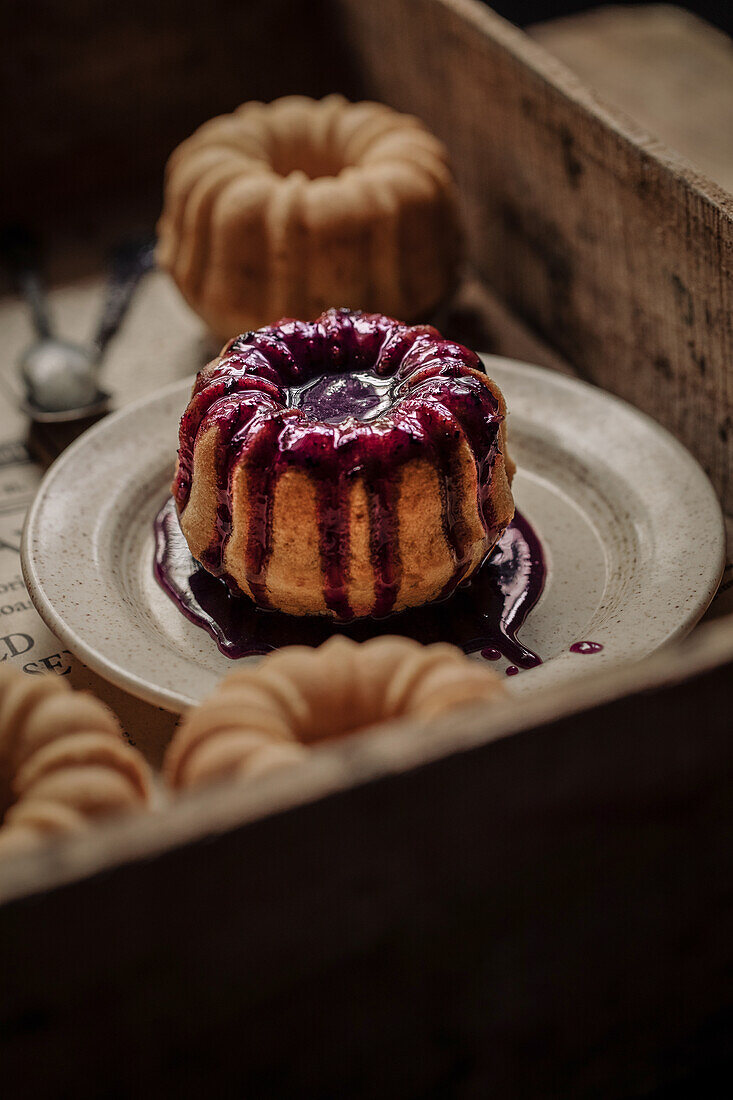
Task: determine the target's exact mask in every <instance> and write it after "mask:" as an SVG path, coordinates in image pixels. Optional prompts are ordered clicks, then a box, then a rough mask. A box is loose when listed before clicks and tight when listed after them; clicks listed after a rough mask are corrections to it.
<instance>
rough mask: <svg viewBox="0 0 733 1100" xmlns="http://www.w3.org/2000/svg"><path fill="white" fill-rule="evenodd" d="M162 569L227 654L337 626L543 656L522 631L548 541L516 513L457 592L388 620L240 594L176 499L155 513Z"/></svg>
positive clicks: (519, 660) (263, 648) (361, 637)
mask: <svg viewBox="0 0 733 1100" xmlns="http://www.w3.org/2000/svg"><path fill="white" fill-rule="evenodd" d="M155 538H156V551H155V576H156V578H157V580H158V583H159V584H160V585H161V587H162V588H163V589H164V590H165V592H166V593H167V595H168V596H169V597H170V598H171V599H172V600H173V601H174V602H175V603H176V604H177V606H178V607H179V608H180V610H181V611H182V612H183V614H184V615H185V616H186V617H187V618H188V619H190V620H191V621H192V622H194V623H196V624H197V625H198V626H201V627H203V628H204V629H205V630H207V631H208V632H209V634H210V635H211V636H212V637H213V638H214V639H215V641H216V643H217V645H218V647H219V649H220V650H221V652H222V653H224V654H225V655H226V656H227V657H232V658H238V657H246V656H249V655H251V654H256V653H268V652H270V650H273V649H279V648H280V647H281V646H284V645H320V644H321V643H322V642H324V641H326V639H327V638H329V637H331V635H332V634H346V635H347V636H348V637H351V638H354V639H355V640H356V641H366V640H367V639H368V638H372V637H375V636H377V635H379V634H383V633H384V632H385V629H387V630H388V632H389V633H390V634H402V635H404V636H406V637H408V638H415V639H417V640H418V641H420V642H423V643H425V644H427V643H430V642H451V643H452V644H453V645H457V646H460V647H461V648H462V649H463V650H464V652H466V653H475V652H477V651H479V650H481V651H482V654H483V655H484V656H486V657H488V659H489V660H494V659H495V658H494V657H493V654H496V655H497V657H498V656H501V655H503V656H504V657H506V659H507V660H509V661H511V662H513V664H514V665H515V666H519V667H521V668H533V667H534V666H535V665H539V664H541V663H542V662H541V660H540V658H539V657H538V656H537V654H536V653H533V652H532V650H530V649H527V647H526V646H524V645H522V643H521V642H520V641H519V639H518V638H517V634H518V632H519V630H520V629H521V627H522V625H523V624H524V622H525V620H526V618H527V615H528V614H529V612H530V611H531V610H532V608H533V607H534V606H535V604H536V603H537V600H538V599H539V598H540V595H541V594H542V589H543V587H544V582H545V562H544V557H543V554H542V547H541V545H540V542H539V540H538V538H537V535H536V534H535V532H534V531H533V529H532V527H531V526H530V524H529V523H528V522H527V520H526V519H525V518H524V517H523V516H522V515H520V514H519V513H517V514H516V515H515V517H514V519H513V521H512V523H511V524H510V525H509V527H508V528H507V529H506V531H505V532H504V534H503V535H502V537H501V539H500V540H499V543H498V544H497V546H496V548H495V550H494V552H493V553H492V554H491V556H490V557H489V559H488V561H487V562H486V563H485V564H484V566H483V567H482V568H481V570H480V571H479V572H478V573H477V574H476V575H475V576H474V577H473V578H472V579H471V580H470V582H468V583H467V584H466V585H464V586H462V587H461V588H459V589H458V590H457V591H456V592H454V593H453V595H452V596H451V598H450V599H448V600H445V601H442V602H439V603H433V604H428V605H426V606H424V607H419V608H413V609H412V610H409V611H403V612H400V613H399V614H397V615H393V616H392V617H391V618H390V620H389V623H388V625H386V624H384V623H380V622H377V621H376V620H375V619H360V620H358V621H355V622H352V623H348V624H346V625H344V624H343V623H338V622H334V621H333V620H331V619H327V618H318V617H313V618H298V617H296V616H291V615H282V614H280V613H278V612H275V611H263V610H261V609H260V608H258V607H256V606H255V605H254V604H253V603H252V601H251V600H250V599H248V598H247V597H244V596H237V595H236V594H235V593H233V592H232V591H231V589H230V588H229V587H228V586H227V585H226V584H225V583H224V581H223V580H219V579H217V578H216V577H213V576H211V574H210V573H208V572H207V571H206V570H205V569H203V568H202V567H201V566H200V565H199V564H198V563H197V562H196V561H195V560H194V559H193V557H192V556H191V552H190V551H189V549H188V545H187V543H186V540H185V538H184V537H183V534H182V532H181V528H180V525H179V522H178V516H177V514H176V509H175V506H174V503H173V501H172V500H168V501H167V502H166V504H165V505H164V506H163V508H162V509H161V511H160V512H159V513H158V516H157V518H156V521H155Z"/></svg>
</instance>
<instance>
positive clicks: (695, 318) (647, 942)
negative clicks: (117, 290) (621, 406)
mask: <svg viewBox="0 0 733 1100" xmlns="http://www.w3.org/2000/svg"><path fill="white" fill-rule="evenodd" d="M61 10H62V9H59V8H58V7H57V6H56V5H54V4H52V3H51V2H50V0H47V3H45V4H38V5H34V7H33V10H32V11H31V10H25V9H21V8H20V7H17V8H16V9H15V11H14V13H13V14H12V16H11V17H10V23H11V24H12V26H11V31H12V34H11V35H10V36H9V39H8V42H6V44H5V46H4V52H5V57H4V60H3V64H2V70H3V74H4V76H5V77H6V79H7V80H8V83H9V86H10V91H11V92H12V97H11V99H9V98H8V96H6V102H9V101H11V100H12V101H13V102H14V103H15V104H16V105H17V108H18V109H17V110H16V111H14V112H6V117H5V119H4V120H3V125H4V126H5V127H6V133H5V141H4V143H3V148H5V149H10V150H11V151H12V156H11V158H10V160H11V164H12V171H11V172H6V173H5V178H4V179H3V181H2V188H3V192H2V202H3V208H4V209H5V210H6V211H8V212H12V213H13V214H16V215H18V216H28V215H33V216H34V218H35V219H36V220H37V219H38V218H41V217H45V218H47V222H48V226H49V228H50V230H51V231H52V232H53V233H54V234H56V235H57V236H58V238H59V239H60V240H63V239H64V234H70V233H72V232H73V230H74V227H75V226H78V225H79V224H82V223H83V224H88V222H89V219H90V217H92V219H93V220H95V222H96V223H98V224H99V225H111V224H116V219H120V218H124V216H126V215H125V211H128V210H130V211H134V212H135V216H138V215H139V212H140V211H143V212H148V213H152V212H153V211H154V210H155V208H156V206H157V203H158V201H159V199H158V196H159V188H160V177H161V171H162V165H163V162H164V159H165V156H166V154H167V152H168V151H169V149H170V148H171V146H172V145H173V144H174V143H175V142H176V141H178V140H179V139H180V138H182V137H183V136H185V135H186V134H187V133H188V132H189V131H190V130H191V129H192V128H193V126H195V125H196V124H197V123H199V122H201V121H202V120H203V119H205V118H206V117H208V116H210V115H211V114H214V113H216V112H218V111H222V110H227V109H229V108H231V107H232V106H233V105H235V104H236V103H238V102H240V101H242V100H245V99H248V98H254V97H258V98H271V97H272V96H274V95H278V94H282V93H286V92H296V91H300V92H307V93H309V94H314V95H318V94H322V93H325V92H327V91H331V90H335V89H337V90H341V91H344V92H346V93H347V94H349V95H351V96H352V97H363V96H369V97H372V98H376V99H381V100H384V101H386V102H388V103H390V104H392V105H393V106H395V107H397V108H400V109H403V110H410V111H414V112H415V113H417V114H419V115H420V116H421V117H422V118H424V119H425V121H426V122H427V123H428V125H429V126H431V127H432V128H433V129H434V130H435V131H436V132H437V133H438V134H439V135H440V136H441V137H442V138H443V139H444V140H445V141H446V142H447V143H448V145H449V147H450V149H451V152H452V155H453V158H454V161H455V163H456V166H457V170H458V175H459V182H460V186H461V191H462V195H463V201H464V215H465V219H466V223H467V227H468V239H469V242H470V248H471V254H472V260H473V264H474V269H475V272H476V273H477V274H478V276H479V278H480V279H481V280H482V281H483V282H484V283H485V284H486V285H487V286H488V287H489V288H490V289H491V291H492V293H493V294H494V295H495V297H496V299H497V301H498V306H495V307H494V310H495V311H494V313H493V314H492V316H493V318H494V324H495V329H494V332H493V336H494V348H495V349H499V350H502V351H505V352H507V353H509V354H512V353H514V354H519V355H523V356H525V357H526V356H527V346H528V344H527V341H530V342H531V346H532V347H535V348H536V349H537V354H536V356H535V357H536V358H542V357H544V358H545V359H546V360H547V361H550V362H551V361H553V360H557V361H562V360H564V361H567V362H569V363H571V364H572V365H573V366H574V367H575V368H576V369H578V370H580V371H581V372H582V373H584V374H585V375H586V376H587V377H588V378H590V379H591V380H593V381H595V382H597V383H599V384H601V385H603V386H604V387H606V388H607V389H610V390H612V391H613V392H616V393H619V394H621V395H622V396H623V397H625V398H626V399H628V400H630V401H632V402H633V403H635V404H636V405H638V406H639V407H641V408H643V409H645V410H646V411H648V412H651V413H652V415H654V416H655V417H656V418H657V419H658V420H660V421H662V422H663V423H664V424H666V425H667V426H668V427H669V428H670V429H671V430H672V431H674V432H675V434H676V435H677V436H678V437H679V438H680V439H681V440H682V441H683V442H684V443H685V444H686V445H687V446H688V447H690V449H691V450H692V451H693V452H694V453H695V454H696V455H697V456H698V458H699V459H700V461H701V462H702V463H703V465H704V466H705V468H706V469H707V470H708V472H709V474H710V476H711V478H712V479H713V482H714V484H715V485H716V488H717V489H718V491H719V492H720V495H721V498H722V499H723V500H724V502H725V503H726V504H727V505H728V507H730V506H731V504H732V503H733V478H732V477H731V470H732V462H733V446H732V445H731V436H732V435H733V404H732V400H733V382H732V381H731V378H732V375H731V366H730V364H731V355H732V352H733V328H732V325H733V321H732V317H733V313H732V310H731V307H732V305H733V302H732V300H731V299H732V288H733V252H732V242H733V203H732V201H731V199H730V197H729V196H728V195H727V194H725V193H723V192H722V191H721V190H720V189H718V188H717V187H716V186H715V185H713V184H712V183H710V182H709V181H707V180H705V179H704V178H702V177H701V176H700V175H698V174H697V173H696V172H695V171H694V170H693V169H692V168H691V167H689V166H688V165H686V164H684V163H682V162H681V161H680V160H679V158H677V157H676V156H674V155H673V154H672V153H670V152H669V151H668V150H666V149H665V148H664V147H663V146H662V145H661V144H660V143H659V142H657V141H654V140H652V139H651V138H649V137H647V136H645V135H644V134H643V133H642V132H641V131H639V130H638V129H637V128H635V126H634V125H633V124H632V123H630V122H629V121H628V120H627V119H625V118H623V117H622V116H621V115H619V114H616V113H615V112H614V111H613V110H612V109H611V108H609V107H607V106H605V105H604V104H602V103H601V102H599V101H598V100H597V99H596V98H595V97H594V96H593V94H592V93H591V92H590V91H589V90H588V89H587V88H586V87H585V86H584V85H583V84H582V83H580V81H579V80H578V79H577V78H575V77H573V76H571V75H570V73H569V72H568V71H567V70H566V69H565V68H563V66H562V65H561V64H560V63H559V62H557V61H555V60H553V59H552V58H551V57H550V56H549V54H547V53H546V52H545V51H544V50H543V49H542V47H540V46H539V45H537V44H536V43H535V42H533V41H531V40H530V39H529V38H528V37H527V36H526V35H524V34H523V33H522V32H520V31H518V30H516V29H515V28H513V27H511V26H510V25H508V24H507V23H505V22H504V21H503V20H501V19H499V18H498V17H497V16H495V15H494V14H493V13H492V12H491V11H490V10H488V9H486V8H483V7H481V6H480V5H479V4H477V3H474V2H472V0H373V2H372V3H364V2H363V0H318V2H317V3H308V2H307V0H294V2H290V3H284V2H282V0H278V2H274V3H272V2H271V3H267V2H265V0H259V2H257V3H251V4H242V3H235V2H233V0H211V2H210V3H209V4H207V5H200V6H198V7H192V8H191V9H190V10H188V9H186V10H182V8H181V6H180V5H177V4H174V3H172V0H163V2H162V3H159V4H157V5H150V4H143V3H140V2H138V0H135V2H132V3H129V4H125V5H117V6H113V7H106V8H104V9H102V8H99V9H94V6H90V5H88V4H85V3H82V2H81V0H70V2H69V3H68V4H67V5H66V6H65V8H64V9H63V12H64V14H63V16H62V15H61V14H60V12H61ZM11 43H12V45H11ZM120 212H122V213H120ZM84 263H85V260H84V256H83V250H82V251H81V252H80V253H76V254H75V257H74V259H73V262H70V261H69V259H68V257H66V258H64V257H62V258H61V260H60V262H59V264H58V272H59V275H63V273H64V265H66V271H67V272H68V270H70V268H73V267H74V264H76V270H83V268H84ZM69 265H70V266H69ZM522 341H524V344H523V343H522ZM691 552H694V550H693V551H691ZM732 684H733V622H731V621H730V620H721V621H720V622H717V623H715V624H711V625H709V626H707V627H705V628H703V629H701V630H699V631H698V632H696V634H695V635H694V637H693V638H691V639H689V640H688V641H687V642H685V643H682V644H679V645H676V646H674V647H670V648H669V649H668V650H667V651H665V652H662V653H659V654H657V655H655V656H654V657H651V658H649V659H648V660H646V661H643V662H640V663H639V664H637V665H635V666H634V667H631V668H625V669H622V670H620V671H617V672H615V673H607V674H604V675H602V676H599V677H596V678H594V679H589V680H586V681H583V682H581V683H578V684H575V685H572V686H569V687H563V688H562V690H560V689H557V690H548V691H547V692H546V693H544V694H543V695H541V696H540V697H538V698H535V699H532V700H526V701H524V702H522V703H521V704H519V705H516V706H513V707H511V708H508V709H507V708H505V709H500V708H497V709H496V710H494V711H492V712H491V713H485V712H483V711H482V710H479V711H474V712H472V713H470V714H465V715H461V716H460V718H457V719H456V720H455V721H453V722H450V723H448V722H446V723H443V724H439V725H435V724H433V725H430V726H416V725H414V724H402V725H399V726H394V727H392V728H389V729H385V730H384V731H382V732H380V733H378V734H376V735H372V736H369V737H359V736H355V737H352V738H349V739H347V740H345V741H344V742H342V743H341V744H337V745H334V746H332V747H329V748H323V749H319V750H318V751H316V752H314V753H313V754H312V757H311V758H310V759H309V761H308V763H307V764H306V765H305V766H304V768H303V769H302V770H299V771H298V773H297V775H295V774H292V775H285V774H283V775H280V776H277V775H274V776H272V777H270V778H269V779H267V780H266V781H262V782H261V783H260V784H258V785H256V786H252V787H241V788H238V787H223V788H221V789H218V790H216V791H205V792H201V793H200V794H197V795H195V796H190V797H187V798H184V799H181V800H180V801H179V802H178V803H177V804H176V805H175V806H173V807H171V808H170V809H168V810H166V811H164V812H161V813H160V814H158V815H156V816H155V817H150V818H141V819H139V820H130V821H125V822H120V823H118V824H114V825H110V826H108V827H106V828H102V829H100V830H99V831H98V832H95V834H94V835H92V836H89V837H84V838H79V839H77V840H74V841H72V842H69V843H68V844H67V845H64V846H63V849H59V850H54V851H45V850H44V851H42V852H39V853H38V854H37V855H34V856H32V857H28V858H26V859H24V860H19V861H16V862H15V863H14V864H13V865H12V866H11V865H10V864H8V866H7V869H4V870H3V877H2V881H1V882H0V900H2V904H1V905H0V975H1V976H2V980H0V1052H1V1059H2V1060H1V1063H0V1064H2V1067H3V1069H2V1073H3V1082H4V1086H5V1090H6V1094H7V1095H9V1096H21V1095H22V1096H23V1097H24V1098H25V1097H35V1096H50V1097H57V1096H74V1097H75V1098H83V1097H100V1096H109V1097H126V1096H131V1095H135V1096H142V1095H158V1096H159V1095H164V1096H165V1095H172V1096H177V1097H180V1096H187V1095H197V1096H200V1095H202V1094H203V1095H212V1096H229V1095H232V1096H253V1097H255V1096H256V1097H263V1096H269V1095H278V1096H314V1097H315V1096H319V1097H322V1096H349V1097H352V1096H353V1097H361V1096H364V1097H366V1096H375V1095H379V1096H382V1097H385V1096H396V1097H413V1096H415V1097H417V1096H443V1095H447V1096H460V1097H486V1096H501V1097H515V1096H516V1097H527V1096H534V1095H552V1096H562V1097H576V1096H577V1097H591V1096H593V1097H616V1096H630V1095H634V1096H638V1095H644V1094H645V1093H649V1092H651V1091H652V1090H654V1089H655V1088H661V1087H663V1086H664V1085H666V1084H669V1083H672V1082H675V1081H680V1080H682V1081H684V1080H685V1079H688V1078H692V1075H694V1074H697V1073H698V1072H699V1071H700V1069H701V1067H705V1066H709V1065H711V1064H712V1063H714V1062H716V1061H721V1060H728V1059H729V1058H730V1057H731V1056H732V1055H733V1018H732V1014H733V996H732V994H731V982H730V973H731V965H732V964H733V902H732V901H731V891H730V885H729V884H730V882H731V881H732V880H733V879H732V875H731V872H732V871H733V859H732V858H731V854H730V849H731V845H730V841H729V837H730V828H731V824H732V822H731V818H732V817H733V797H732V796H733V752H732V751H731V739H730V733H731V703H732V701H733V689H732Z"/></svg>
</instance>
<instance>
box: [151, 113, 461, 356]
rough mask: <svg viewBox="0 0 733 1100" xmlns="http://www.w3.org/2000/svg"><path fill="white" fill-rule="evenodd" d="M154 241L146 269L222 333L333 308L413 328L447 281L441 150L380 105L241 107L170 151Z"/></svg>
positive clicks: (449, 222)
mask: <svg viewBox="0 0 733 1100" xmlns="http://www.w3.org/2000/svg"><path fill="white" fill-rule="evenodd" d="M158 239H159V243H158V253H157V259H158V263H159V265H160V266H161V267H163V268H164V269H165V270H166V271H168V272H169V273H170V274H171V275H172V276H173V279H174V280H175V282H176V283H177V285H178V287H179V289H180V291H181V293H182V294H183V296H184V297H185V298H186V300H187V301H188V303H189V305H190V306H191V307H192V308H193V309H194V310H196V312H197V313H198V314H200V316H201V317H203V319H204V320H205V321H206V323H207V324H208V325H209V327H210V328H211V329H212V330H213V331H214V332H215V333H217V334H218V335H219V336H220V337H222V338H224V337H226V336H229V335H231V333H232V332H242V331H244V330H245V329H251V328H257V327H259V326H261V325H264V324H268V323H272V322H274V321H276V320H277V319H278V318H279V317H302V318H315V317H316V316H317V315H318V314H319V313H321V312H322V311H323V310H324V309H326V308H327V307H328V306H329V305H331V304H332V303H333V302H334V301H337V302H341V303H342V304H344V305H347V306H351V307H352V308H358V309H364V310H370V311H378V312H382V313H388V314H391V315H393V316H395V317H404V318H405V319H406V320H415V319H418V318H421V317H423V316H425V315H426V314H427V313H428V312H429V311H430V310H431V309H433V308H434V307H435V306H436V305H437V304H438V303H439V302H440V301H441V299H442V298H444V297H445V295H446V293H447V292H448V291H449V290H450V289H451V287H452V285H453V282H454V278H455V272H456V262H457V258H458V251H459V235H458V232H457V219H456V207H455V196H454V183H453V179H452V175H451V172H450V169H449V167H448V163H447V154H446V150H445V148H444V146H443V145H442V144H441V142H440V141H438V140H437V138H435V137H433V135H432V134H430V133H429V132H428V131H427V130H426V129H425V127H424V126H423V125H422V123H421V122H419V121H418V120H417V119H416V118H413V117H411V116H409V115H402V114H398V113H397V112H396V111H393V110H391V109H390V108H389V107H385V106H383V105H382V104H379V103H349V102H347V100H345V99H344V98H343V97H342V96H340V95H330V96H327V97H326V98H325V99H322V100H313V99H308V98H306V97H305V96H287V97H285V98H283V99H278V100H275V102H274V103H270V104H263V103H245V104H244V105H243V106H242V107H239V108H238V109H237V110H236V111H234V113H233V114H231V115H223V116H221V117H220V118H215V119H212V120H211V121H209V122H207V123H205V124H204V125H203V126H201V127H200V129H198V130H197V131H196V132H195V133H194V134H193V135H192V136H191V137H190V138H188V140H186V141H184V142H183V144H182V145H180V146H179V147H178V148H177V149H176V150H175V151H174V152H173V154H172V155H171V157H170V160H169V162H168V166H167V169H166V182H165V199H164V207H163V213H162V215H161V218H160V221H159V224H158Z"/></svg>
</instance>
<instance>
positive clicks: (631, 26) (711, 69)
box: [528, 4, 733, 193]
mask: <svg viewBox="0 0 733 1100" xmlns="http://www.w3.org/2000/svg"><path fill="white" fill-rule="evenodd" d="M528 33H529V34H530V35H531V36H532V38H534V39H535V41H537V42H539V43H541V44H542V45H543V46H544V47H545V48H546V49H547V50H549V52H550V53H552V54H553V55H554V56H555V57H558V58H560V60H561V61H563V62H564V63H565V64H566V65H567V66H568V68H569V69H572V71H573V72H574V73H577V75H578V76H579V77H580V78H581V79H582V80H584V81H585V83H586V84H587V85H588V87H589V88H593V89H594V90H595V91H597V92H599V93H600V94H601V95H602V96H603V97H604V99H606V100H607V101H608V102H609V103H612V104H613V105H614V106H615V107H620V108H621V110H623V111H624V112H625V113H626V114H627V115H628V116H629V117H630V118H632V119H633V120H634V121H635V122H637V123H639V125H640V126H643V127H644V129H645V130H647V131H648V132H649V133H650V134H653V135H654V136H655V137H658V138H661V139H662V141H664V142H666V144H667V145H668V146H669V147H670V149H676V150H677V151H678V152H679V153H682V155H683V156H684V157H686V158H687V160H688V161H689V163H690V164H691V165H693V166H694V167H695V168H697V169H698V170H699V171H701V172H703V173H704V174H705V175H706V176H707V177H708V179H711V180H713V181H714V182H715V183H718V184H720V186H721V187H722V188H723V189H724V190H726V191H728V192H729V193H733V42H731V40H730V38H729V37H728V35H727V34H723V33H722V32H721V31H718V30H716V29H715V28H714V27H711V26H710V24H709V23H706V22H705V21H704V20H703V19H698V18H697V16H695V15H693V14H692V12H689V11H685V10H684V9H683V8H677V7H673V6H671V5H669V4H644V5H643V6H640V7H616V6H612V7H603V8H595V9H593V10H591V11H588V12H583V13H581V14H579V15H571V16H568V17H566V18H564V19H553V20H551V21H550V22H547V23H538V24H536V25H535V26H532V27H529V28H528Z"/></svg>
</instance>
